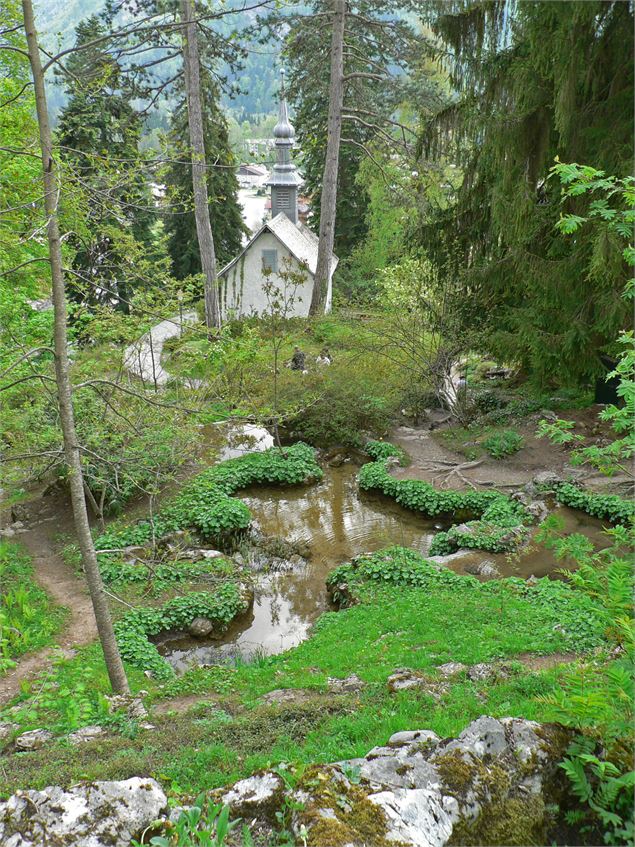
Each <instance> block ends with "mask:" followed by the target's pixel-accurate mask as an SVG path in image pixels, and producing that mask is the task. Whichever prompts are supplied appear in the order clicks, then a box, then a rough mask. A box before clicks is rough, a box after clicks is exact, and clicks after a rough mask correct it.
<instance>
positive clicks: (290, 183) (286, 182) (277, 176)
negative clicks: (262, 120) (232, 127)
mask: <svg viewBox="0 0 635 847" xmlns="http://www.w3.org/2000/svg"><path fill="white" fill-rule="evenodd" d="M273 137H274V139H275V147H276V163H275V165H274V166H273V169H272V171H271V177H270V178H269V181H268V182H267V185H270V186H271V217H272V218H275V217H276V215H279V214H280V212H284V213H285V215H286V216H287V217H288V218H289V220H290V221H293V223H294V224H297V222H298V187H299V186H300V184H301V183H302V180H301V179H300V176H299V174H298V172H297V170H296V167H295V165H294V164H293V162H292V161H291V151H292V150H293V139H294V137H295V130H294V129H293V127H292V126H291V124H290V123H289V110H288V108H287V100H286V95H285V91H284V71H283V70H282V71H280V105H279V107H278V123H277V124H276V125H275V126H274V128H273Z"/></svg>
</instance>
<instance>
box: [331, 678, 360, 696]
mask: <svg viewBox="0 0 635 847" xmlns="http://www.w3.org/2000/svg"><path fill="white" fill-rule="evenodd" d="M365 684H366V683H365V682H364V681H363V680H361V679H360V678H359V677H358V676H357V674H356V673H352V674H351V675H350V676H347V677H345V678H344V679H339V678H338V677H334V676H330V677H329V678H328V687H329V691H330V692H331V693H332V694H355V693H356V692H357V691H361V690H362V688H363V687H364V685H365Z"/></svg>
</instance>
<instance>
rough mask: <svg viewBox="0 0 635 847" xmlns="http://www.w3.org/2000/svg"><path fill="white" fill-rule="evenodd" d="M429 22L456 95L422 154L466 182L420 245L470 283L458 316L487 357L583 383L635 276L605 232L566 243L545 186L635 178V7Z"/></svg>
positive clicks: (561, 7) (551, 8) (583, 5)
mask: <svg viewBox="0 0 635 847" xmlns="http://www.w3.org/2000/svg"><path fill="white" fill-rule="evenodd" d="M429 8H430V7H429ZM429 22H430V25H431V26H432V28H433V29H434V31H435V33H436V34H437V36H438V38H439V56H440V57H441V61H442V62H443V63H444V64H445V67H446V69H447V70H448V72H449V74H450V79H451V81H452V83H453V85H454V88H455V92H456V94H457V97H456V99H455V102H454V103H452V105H450V106H449V107H448V108H446V109H444V110H443V111H442V112H440V113H439V114H438V115H437V116H436V118H435V119H434V120H433V121H432V122H431V123H429V124H428V125H427V127H426V129H425V132H424V133H423V135H422V145H421V147H422V154H423V156H424V158H425V157H426V156H428V157H432V158H434V157H436V158H438V159H439V160H443V158H444V157H449V158H451V159H452V160H453V161H454V162H456V163H458V164H459V165H460V167H461V170H462V183H461V186H460V188H459V189H458V192H457V193H456V195H455V196H454V197H451V198H450V200H451V202H450V205H449V206H448V207H447V208H446V209H445V210H443V211H441V212H440V213H439V214H437V215H428V214H427V215H426V216H424V217H423V218H422V226H421V230H420V242H421V243H422V245H423V246H424V247H425V249H426V250H427V252H428V253H429V255H431V256H432V257H433V258H434V260H435V261H436V262H437V265H438V266H439V267H440V268H443V269H444V272H445V273H449V274H452V275H454V276H459V277H460V278H462V280H463V286H462V296H461V298H460V300H459V301H458V302H457V304H456V308H457V309H458V310H460V311H461V312H462V313H463V320H464V325H465V326H466V327H468V326H469V327H474V325H475V324H476V325H478V326H480V327H481V329H482V338H483V345H482V346H483V350H484V351H487V352H489V353H493V354H494V355H497V356H499V357H501V358H503V359H508V360H510V361H516V362H518V363H519V364H520V365H521V366H522V367H523V368H524V370H525V371H526V372H528V373H529V374H530V375H531V376H532V377H533V378H534V379H535V380H536V382H538V383H541V384H543V385H549V384H581V383H585V382H587V381H588V380H590V379H591V377H592V376H593V375H594V374H595V373H597V372H599V370H600V368H601V365H600V358H599V355H598V354H599V353H600V352H601V351H607V350H609V351H610V348H611V344H612V343H613V342H614V340H615V338H616V337H617V335H618V332H619V330H620V329H622V328H623V327H624V325H625V322H626V320H627V317H628V308H627V306H626V304H625V302H624V300H623V299H622V296H621V295H622V291H623V289H624V285H625V283H626V280H627V278H628V275H629V270H628V267H627V266H626V264H625V262H624V260H623V257H622V255H621V253H622V251H621V246H620V245H619V244H618V243H617V240H616V239H615V237H614V236H612V235H611V233H610V232H609V231H608V230H607V229H604V230H602V229H598V230H596V231H594V232H592V233H591V232H588V233H587V232H586V231H584V230H581V231H580V232H579V233H576V237H575V238H572V239H570V240H568V241H566V242H565V241H564V240H563V239H562V238H561V237H560V236H559V233H558V231H557V229H556V222H557V220H558V218H559V216H560V212H561V207H560V203H559V200H560V187H559V185H558V184H557V182H556V181H555V180H553V179H549V178H548V175H549V168H550V166H551V165H553V163H554V159H555V157H556V156H558V157H559V159H560V160H561V161H563V162H579V163H581V164H588V165H592V166H593V167H595V168H599V169H602V170H603V171H604V172H606V173H607V174H615V175H617V176H621V175H624V174H627V173H630V171H631V168H632V139H633V62H632V57H633V6H632V4H629V3H622V2H600V1H599V0H597V2H595V0H590V1H589V2H551V3H517V4H516V3H513V2H511V0H500V1H497V2H490V0H487V2H483V0H449V2H448V0H444V2H438V3H435V4H432V11H431V12H430V14H429ZM588 202H589V201H588V200H587V199H585V198H584V197H580V198H571V200H570V207H569V209H568V211H570V212H576V211H577V212H579V213H581V214H583V213H584V210H585V208H586V206H587V204H588Z"/></svg>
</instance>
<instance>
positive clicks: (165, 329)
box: [123, 312, 198, 386]
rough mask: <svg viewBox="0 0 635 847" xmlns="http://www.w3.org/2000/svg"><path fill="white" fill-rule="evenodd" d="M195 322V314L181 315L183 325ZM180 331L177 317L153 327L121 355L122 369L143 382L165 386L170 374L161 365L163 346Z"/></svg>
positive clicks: (186, 313) (196, 318)
mask: <svg viewBox="0 0 635 847" xmlns="http://www.w3.org/2000/svg"><path fill="white" fill-rule="evenodd" d="M196 320H198V317H197V314H196V312H185V313H184V315H183V323H184V324H185V323H194V322H195V321H196ZM180 331H181V327H180V319H179V317H178V316H176V317H174V318H168V319H167V320H165V321H161V323H158V324H157V325H156V326H153V327H152V329H151V330H150V331H149V332H146V333H145V335H142V336H141V338H140V339H139V340H138V341H136V342H135V343H134V344H131V345H130V346H129V347H126V349H125V351H124V354H123V363H124V367H125V368H126V369H127V370H128V371H130V373H132V374H134V376H138V377H139V379H141V380H143V382H149V383H150V384H151V385H156V386H162V385H165V384H166V383H167V381H168V379H169V378H170V374H169V373H168V372H167V371H166V370H165V368H164V367H163V365H162V364H161V353H162V352H163V345H164V344H165V342H166V341H167V340H168V339H169V338H174V337H175V336H176V335H178V334H179V333H180Z"/></svg>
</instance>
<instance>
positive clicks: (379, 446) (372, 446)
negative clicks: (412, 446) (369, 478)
mask: <svg viewBox="0 0 635 847" xmlns="http://www.w3.org/2000/svg"><path fill="white" fill-rule="evenodd" d="M364 450H365V451H366V452H367V453H368V455H369V456H370V457H371V459H374V460H375V461H376V462H377V461H380V460H384V459H388V458H391V457H393V456H394V457H395V458H396V459H399V464H400V465H405V464H406V461H407V455H406V451H405V450H402V448H401V447H397V446H395V445H394V444H391V443H390V442H389V441H367V442H366V444H365V445H364Z"/></svg>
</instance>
